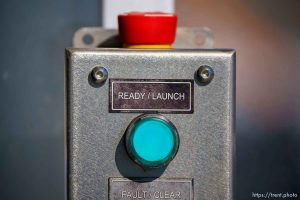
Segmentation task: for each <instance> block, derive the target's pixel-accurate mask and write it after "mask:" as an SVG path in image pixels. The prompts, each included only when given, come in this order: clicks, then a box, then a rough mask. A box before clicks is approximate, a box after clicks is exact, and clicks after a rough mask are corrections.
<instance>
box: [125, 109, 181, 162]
mask: <svg viewBox="0 0 300 200" xmlns="http://www.w3.org/2000/svg"><path fill="white" fill-rule="evenodd" d="M178 146H179V137H178V133H177V130H176V127H175V126H174V125H173V124H172V123H171V122H170V121H169V120H167V119H166V118H165V117H163V116H161V115H142V116H139V117H137V118H136V119H134V120H133V121H132V123H131V124H130V125H129V127H128V128H127V131H126V148H127V152H128V153H129V155H130V157H131V159H132V160H133V161H135V162H136V163H138V164H139V165H141V166H144V167H159V166H163V165H166V164H168V163H169V162H170V161H171V160H172V159H173V158H174V156H175V155H176V153H177V150H178Z"/></svg>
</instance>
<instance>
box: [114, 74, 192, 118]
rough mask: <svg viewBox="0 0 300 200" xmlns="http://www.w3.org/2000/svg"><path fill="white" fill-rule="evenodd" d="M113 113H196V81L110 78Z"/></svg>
mask: <svg viewBox="0 0 300 200" xmlns="http://www.w3.org/2000/svg"><path fill="white" fill-rule="evenodd" d="M109 86H110V94H109V112H133V113H137V112H143V113H157V112H163V113H193V100H194V94H193V92H194V82H193V80H169V79H167V80H152V79H140V80H137V79H110V82H109Z"/></svg>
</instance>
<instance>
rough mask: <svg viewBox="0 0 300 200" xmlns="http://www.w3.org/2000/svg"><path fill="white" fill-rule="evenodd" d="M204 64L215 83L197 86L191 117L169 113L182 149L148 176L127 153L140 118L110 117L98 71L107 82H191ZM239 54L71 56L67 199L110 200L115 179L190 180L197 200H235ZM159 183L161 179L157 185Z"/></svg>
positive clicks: (76, 52) (106, 52) (96, 52)
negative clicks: (92, 79)
mask: <svg viewBox="0 0 300 200" xmlns="http://www.w3.org/2000/svg"><path fill="white" fill-rule="evenodd" d="M201 65H208V66H211V67H212V68H213V70H214V72H215V75H214V79H213V80H212V81H211V83H209V84H207V85H201V84H198V83H197V82H196V81H195V84H194V85H195V87H194V113H193V114H168V113H165V114H163V115H164V116H166V117H167V118H168V119H169V120H171V121H172V123H173V124H174V125H175V126H176V127H177V129H178V132H179V135H180V147H179V150H178V153H177V155H176V156H175V158H174V159H173V160H172V161H171V162H170V163H169V165H168V166H167V167H165V168H162V169H153V170H146V171H145V170H143V169H141V168H140V167H138V166H137V165H135V164H134V163H132V161H131V160H130V158H129V157H128V156H127V153H126V151H125V149H124V133H125V130H126V128H127V126H128V124H129V123H130V121H131V120H132V119H134V118H135V117H136V116H138V115H140V114H139V113H109V109H108V105H109V102H108V101H109V98H108V95H109V81H106V83H105V84H104V85H103V86H101V87H93V86H92V85H91V84H90V83H89V80H88V77H89V73H90V72H91V70H92V69H93V68H94V67H95V66H103V67H105V68H106V69H107V71H108V78H109V79H114V78H122V79H175V80H177V79H191V80H194V78H195V72H196V71H197V69H198V68H199V67H200V66H201ZM234 116H235V51H233V50H226V49H211V50H205V49H201V50H200V49H199V50H197V49H193V50H184V49H180V50H177V49H172V50H134V49H67V50H66V136H67V137H66V138H67V139H66V142H67V182H68V199H72V200H75V199H76V200H77V199H108V193H109V183H108V181H109V178H112V177H126V178H130V177H134V178H153V177H154V178H191V179H193V190H194V199H222V200H229V199H234V191H233V188H234V186H233V183H234V181H233V180H234V144H235V142H234V124H235V119H234ZM157 180H158V179H157Z"/></svg>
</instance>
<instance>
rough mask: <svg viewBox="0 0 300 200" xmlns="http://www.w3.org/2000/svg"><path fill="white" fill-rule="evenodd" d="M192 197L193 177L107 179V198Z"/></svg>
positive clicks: (110, 199) (189, 199) (127, 199)
mask: <svg viewBox="0 0 300 200" xmlns="http://www.w3.org/2000/svg"><path fill="white" fill-rule="evenodd" d="M117 199H118V200H120V199H121V200H122V199H123V200H129V199H150V200H152V199H169V200H171V199H181V200H192V199H193V179H188V178H182V179H181V178H178V179H176V178H174V179H155V180H151V179H149V178H142V179H137V180H129V179H126V178H110V179H109V200H117Z"/></svg>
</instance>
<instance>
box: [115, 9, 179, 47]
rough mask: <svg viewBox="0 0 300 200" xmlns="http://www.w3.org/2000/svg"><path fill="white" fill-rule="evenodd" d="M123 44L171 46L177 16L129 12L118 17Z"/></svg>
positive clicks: (160, 13)
mask: <svg viewBox="0 0 300 200" xmlns="http://www.w3.org/2000/svg"><path fill="white" fill-rule="evenodd" d="M118 21H119V34H120V37H121V40H122V42H123V44H172V43H173V42H174V40H175V35H176V24H177V16H176V15H174V14H169V13H162V12H130V13H124V14H121V15H119V16H118Z"/></svg>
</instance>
